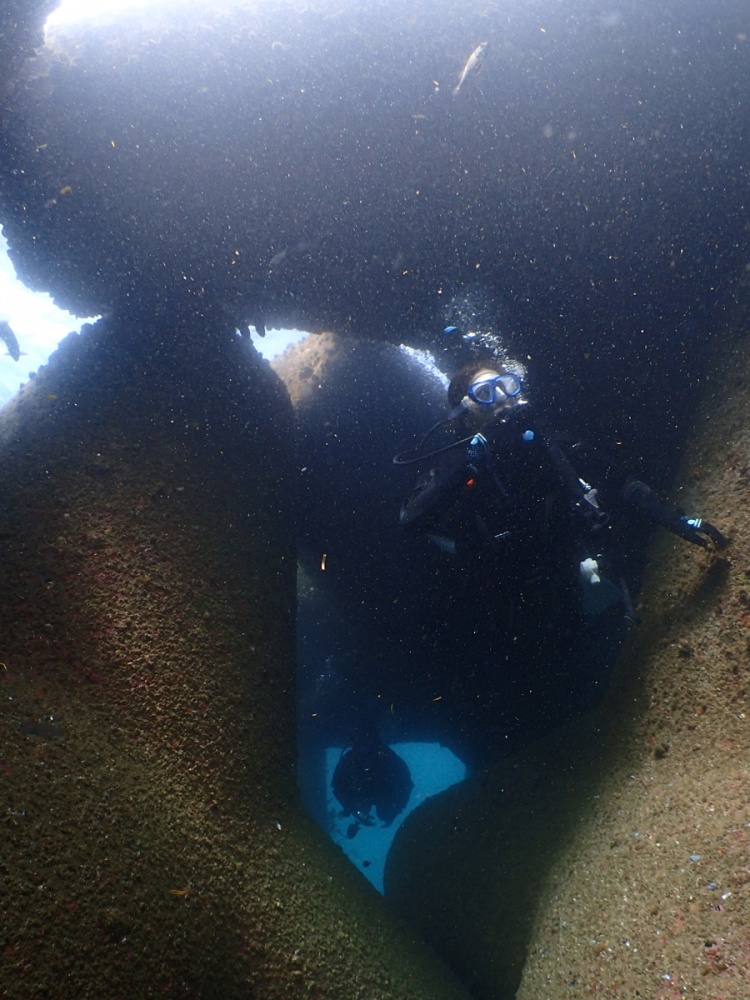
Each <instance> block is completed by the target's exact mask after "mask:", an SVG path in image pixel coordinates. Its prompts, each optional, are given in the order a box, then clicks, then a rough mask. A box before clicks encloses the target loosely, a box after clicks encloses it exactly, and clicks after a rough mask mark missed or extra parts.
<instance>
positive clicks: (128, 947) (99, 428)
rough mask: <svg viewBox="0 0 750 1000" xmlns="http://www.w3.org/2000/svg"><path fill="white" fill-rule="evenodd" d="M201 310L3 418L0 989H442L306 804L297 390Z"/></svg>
mask: <svg viewBox="0 0 750 1000" xmlns="http://www.w3.org/2000/svg"><path fill="white" fill-rule="evenodd" d="M202 311H203V313H204V316H203V318H202V319H199V318H196V314H199V313H200V312H201V308H198V307H196V305H195V303H191V305H190V308H189V310H188V311H187V312H181V311H180V309H179V308H178V307H177V306H176V305H175V304H174V303H173V304H172V306H171V307H170V308H168V309H166V310H165V313H164V314H161V315H160V314H159V313H158V310H157V311H156V312H155V313H152V314H151V315H150V316H149V315H148V313H147V311H146V310H145V309H144V310H143V312H142V313H141V314H139V315H138V317H136V316H134V315H131V316H130V317H129V318H128V319H127V320H124V319H123V318H122V317H120V318H118V319H117V320H109V321H101V322H100V323H99V324H97V326H96V327H94V328H88V329H86V330H85V331H84V333H83V334H82V335H80V336H71V337H70V338H68V339H67V340H66V341H65V342H64V343H63V345H62V346H61V347H60V349H59V350H58V351H57V352H56V354H55V355H53V357H52V359H51V361H50V363H49V365H48V366H47V367H46V368H45V369H43V371H42V372H41V373H40V374H39V375H38V376H37V377H36V378H35V379H34V380H33V381H32V382H31V383H30V384H29V386H28V387H27V388H25V389H24V390H23V391H22V392H21V394H20V395H19V396H18V397H17V398H16V399H15V400H14V401H13V402H12V403H11V404H9V405H8V406H7V407H6V408H5V409H4V410H3V412H2V415H1V416H0V496H2V511H1V513H0V546H1V551H2V576H1V577H0V635H1V636H2V640H1V642H0V661H1V663H0V697H1V698H2V706H3V708H2V718H1V719H0V788H1V789H2V800H3V850H2V861H1V862H0V866H1V871H0V875H1V879H2V885H3V892H2V935H3V936H2V956H1V958H0V996H3V997H7V998H9V1000H31V998H35V1000H38V998H42V997H49V998H52V997H54V998H56V1000H58V998H59V1000H63V998H83V997H87V998H92V1000H94V998H96V1000H99V998H101V997H103V996H122V997H135V996H139V997H157V996H158V997H172V998H186V997H199V996H200V997H217V998H218V997H222V998H229V997H256V998H263V1000H266V998H268V1000H271V998H276V997H278V998H282V997H283V998H292V997H300V998H302V997H305V998H310V997H337V998H347V997H351V998H354V997H371V996H378V997H392V998H400V997H403V998H404V1000H406V998H409V1000H411V998H413V997H417V996H419V997H424V998H425V1000H428V998H429V1000H433V998H435V997H445V998H449V997H450V998H458V997H460V996H462V995H463V994H462V992H461V991H460V990H459V989H458V987H456V986H453V985H452V984H451V981H450V979H449V978H447V977H446V976H445V974H444V973H443V972H442V971H441V967H440V966H439V965H438V964H436V962H435V959H434V957H431V956H430V955H429V953H427V952H426V951H425V950H423V949H422V948H421V947H420V946H415V945H414V944H413V942H412V935H411V934H410V933H409V932H405V931H404V928H402V927H397V926H394V924H393V923H392V921H391V919H390V918H389V917H388V916H387V915H386V913H385V911H384V909H383V908H382V906H381V901H380V899H379V897H377V896H376V895H375V894H374V893H373V892H372V891H369V887H368V888H365V886H364V883H363V882H362V881H361V880H360V879H359V877H358V876H357V875H356V874H355V873H353V872H352V871H351V870H350V869H349V868H348V866H347V865H346V864H345V862H344V861H343V859H342V858H341V857H340V856H338V855H337V854H336V852H335V851H334V849H333V848H332V846H331V845H330V844H329V843H328V842H326V841H325V840H324V839H323V837H322V835H321V834H320V833H319V831H317V829H316V828H314V827H313V825H312V824H311V823H310V822H309V821H308V820H307V819H306V818H305V817H304V816H303V814H302V812H301V807H300V806H299V804H298V796H297V793H296V789H295V786H294V777H293V763H292V762H293V751H294V729H293V727H294V711H293V705H294V701H293V691H292V686H293V670H294V659H293V649H294V603H295V565H296V563H295V558H294V546H293V534H292V533H291V532H290V531H289V524H290V519H291V509H290V507H291V499H290V498H291V491H290V488H289V485H290V479H289V475H290V468H291V462H292V456H293V429H292V414H291V407H290V404H289V400H288V396H287V395H286V393H285V391H284V390H283V387H282V386H281V385H280V383H279V382H278V380H277V379H276V378H275V376H274V375H273V374H272V372H271V371H270V369H269V368H268V366H267V365H266V364H265V363H264V362H261V361H260V360H259V359H258V358H257V356H256V355H255V354H254V352H253V351H252V349H251V348H249V347H248V345H247V344H246V342H243V341H240V340H239V339H238V338H235V337H233V336H232V332H231V328H226V326H222V324H221V322H220V320H217V318H216V316H215V315H214V314H213V313H211V312H210V311H209V310H207V309H206V308H205V306H203V307H202ZM166 315H169V319H166V318H165V317H166ZM178 344H179V345H180V346H179V348H178V346H177V345H178ZM165 359H168V361H167V360H165Z"/></svg>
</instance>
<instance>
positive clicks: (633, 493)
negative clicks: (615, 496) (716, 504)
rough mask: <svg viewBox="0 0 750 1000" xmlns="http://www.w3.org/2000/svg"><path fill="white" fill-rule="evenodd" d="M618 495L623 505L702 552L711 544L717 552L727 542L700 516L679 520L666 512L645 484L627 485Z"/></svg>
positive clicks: (676, 515) (673, 513) (679, 516)
mask: <svg viewBox="0 0 750 1000" xmlns="http://www.w3.org/2000/svg"><path fill="white" fill-rule="evenodd" d="M622 496H623V500H625V502H626V503H628V504H631V505H632V506H633V507H637V508H638V509H639V510H640V511H643V513H644V514H645V515H646V516H647V517H648V518H649V519H650V520H652V521H655V522H656V523H657V524H660V525H662V527H664V528H666V529H667V530H668V531H671V532H672V533H673V534H675V535H679V537H680V538H684V539H685V540H686V541H688V542H692V543H693V545H700V546H701V547H702V548H704V549H708V548H711V546H712V545H713V546H714V547H715V548H717V549H723V548H724V546H725V545H727V544H728V543H729V539H728V538H726V537H725V536H724V535H722V533H721V532H720V531H719V529H718V528H716V527H714V525H713V524H711V523H710V522H709V521H704V520H703V519H702V518H700V517H683V516H681V515H680V514H677V513H675V512H674V511H672V510H670V509H669V508H668V507H667V506H666V504H664V503H663V502H662V501H661V500H660V499H659V497H658V496H657V495H656V494H655V493H654V491H653V490H652V489H651V488H650V487H649V486H646V484H645V483H641V482H639V481H638V480H634V481H633V482H630V483H628V484H627V486H626V487H625V489H624V490H623V494H622Z"/></svg>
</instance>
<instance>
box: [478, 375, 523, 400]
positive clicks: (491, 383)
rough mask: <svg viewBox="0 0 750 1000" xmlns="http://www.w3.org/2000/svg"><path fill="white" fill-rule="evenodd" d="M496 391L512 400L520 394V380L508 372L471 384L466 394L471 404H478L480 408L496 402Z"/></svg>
mask: <svg viewBox="0 0 750 1000" xmlns="http://www.w3.org/2000/svg"><path fill="white" fill-rule="evenodd" d="M498 390H499V391H500V392H501V393H502V395H503V396H505V397H506V398H508V399H513V398H515V397H516V396H519V395H520V394H521V380H520V379H519V378H518V377H517V376H515V375H512V374H511V373H510V372H505V373H504V374H503V375H495V376H494V377H493V378H483V379H479V380H478V381H477V382H472V384H471V385H470V386H469V388H468V390H467V393H466V394H467V396H468V397H469V399H470V400H471V401H472V402H474V403H479V405H480V406H492V405H493V403H497V402H498V396H497V394H498Z"/></svg>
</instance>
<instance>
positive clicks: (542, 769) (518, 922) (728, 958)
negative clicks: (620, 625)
mask: <svg viewBox="0 0 750 1000" xmlns="http://www.w3.org/2000/svg"><path fill="white" fill-rule="evenodd" d="M748 302H750V297H749V296H748V292H747V289H744V288H743V287H738V288H737V289H736V290H735V295H734V297H733V300H732V304H731V305H730V306H727V308H725V309H724V310H722V312H721V313H720V314H719V315H720V316H721V317H722V318H723V319H724V323H725V324H728V325H731V326H732V327H733V330H731V331H729V332H725V337H726V349H725V353H724V355H723V358H722V361H721V364H719V365H717V366H716V367H715V369H714V371H713V372H712V374H711V376H710V377H709V378H708V379H707V380H706V382H705V390H704V395H703V399H702V401H701V404H700V406H697V408H696V415H695V416H696V420H695V436H694V438H693V440H692V442H691V444H690V447H689V452H688V454H687V455H686V458H685V461H684V466H683V470H682V476H681V483H682V485H681V487H680V488H679V490H678V491H677V494H676V500H677V502H679V503H680V504H681V505H682V506H683V507H684V508H685V509H687V510H689V511H695V512H700V513H701V514H704V515H705V516H706V517H708V518H709V519H710V520H712V521H714V522H715V523H716V524H718V525H720V526H721V527H722V529H724V530H725V531H727V532H728V533H729V534H731V536H732V541H731V545H730V546H729V548H728V549H726V550H725V551H724V552H718V553H716V552H706V551H701V550H699V549H697V548H695V547H693V546H689V545H686V544H684V543H683V542H681V541H679V540H675V539H674V538H672V537H671V536H665V535H662V536H661V537H660V538H659V539H658V541H657V543H656V546H655V550H654V553H653V556H652V559H651V564H650V573H649V579H648V582H647V585H646V587H645V590H644V593H643V595H642V598H641V601H640V613H641V616H642V622H641V624H640V625H639V626H638V628H637V629H635V630H634V632H633V634H632V636H631V640H630V642H629V643H628V646H627V648H626V650H625V653H624V655H623V658H622V661H621V663H620V665H619V668H618V674H617V678H616V681H615V683H614V685H613V688H612V690H611V692H610V694H609V697H608V699H607V700H606V702H605V704H604V705H603V707H602V708H601V710H599V711H598V712H596V713H595V714H594V715H592V716H591V717H589V718H587V719H585V720H583V721H581V722H579V723H578V724H577V725H575V726H573V727H570V728H569V729H567V730H565V731H563V732H562V733H560V734H558V735H557V736H556V737H554V738H551V739H550V740H549V741H547V742H546V743H544V744H541V745H539V746H537V747H536V748H534V749H533V750H532V751H531V752H527V753H524V754H521V755H519V756H517V757H515V758H512V759H510V760H508V761H506V762H504V763H503V764H502V765H499V766H498V767H496V768H495V769H494V770H493V771H491V772H490V773H488V774H486V775H484V776H483V777H482V779H481V780H478V781H476V782H475V783H473V785H470V786H468V787H465V788H463V789H456V790H454V791H452V792H449V793H447V794H446V795H445V796H443V798H442V801H437V802H435V803H434V804H433V805H432V807H430V806H427V807H426V808H425V810H424V815H422V816H421V817H420V816H419V815H418V814H415V815H414V816H413V817H412V818H411V819H410V821H409V822H408V823H407V824H406V826H405V827H404V828H403V831H402V834H401V840H400V842H399V840H398V839H397V843H396V845H395V846H394V851H393V852H392V856H391V857H392V861H391V864H390V867H389V869H388V871H387V873H386V889H387V892H389V893H391V894H392V898H393V899H394V900H395V901H396V902H397V903H398V904H399V905H400V907H401V908H402V910H403V911H404V912H405V913H407V914H408V915H409V916H410V918H411V919H412V920H414V922H415V923H417V924H418V925H419V926H420V927H421V928H422V929H423V931H424V933H425V934H426V936H427V937H428V939H429V940H431V941H432V943H433V944H434V945H435V946H436V947H437V949H438V950H439V951H440V953H441V954H442V955H443V956H444V957H446V958H448V959H449V960H450V962H451V964H452V965H453V966H454V967H455V968H459V969H462V970H465V973H466V976H467V978H468V979H469V980H470V981H471V982H472V983H473V985H474V988H475V990H476V992H477V995H478V996H480V997H484V998H492V1000H498V998H502V1000H509V998H511V997H514V996H515V997H517V1000H578V998H583V997H590V996H602V997H612V998H615V997H617V998H619V997H647V998H660V1000H662V998H663V1000H667V998H673V997H674V998H676V997H681V996H700V997H704V998H708V997H710V998H716V1000H718V998H719V997H721V998H730V997H731V998H737V1000H739V998H743V1000H744V998H746V997H747V996H748V995H750V934H749V933H748V927H750V773H749V771H748V761H749V760H750V704H748V699H749V698H750V689H749V687H748V677H749V676H750V631H748V630H749V629H750V586H749V585H748V581H749V580H750V518H749V517H748V504H747V499H748V488H749V487H750V430H749V428H750V343H748V341H747V335H746V333H745V332H744V331H745V330H746V328H747V315H748ZM717 332H719V331H718V330H717ZM426 830H429V831H430V835H431V838H432V841H431V846H430V847H429V848H426V846H425V837H424V833H425V831H426ZM436 871H439V872H441V878H440V879H439V880H436V879H435V872H436Z"/></svg>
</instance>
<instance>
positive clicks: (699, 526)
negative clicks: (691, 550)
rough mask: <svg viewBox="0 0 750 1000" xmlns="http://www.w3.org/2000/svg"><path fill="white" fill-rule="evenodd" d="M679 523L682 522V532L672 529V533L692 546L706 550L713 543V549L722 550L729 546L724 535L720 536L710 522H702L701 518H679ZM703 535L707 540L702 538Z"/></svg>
mask: <svg viewBox="0 0 750 1000" xmlns="http://www.w3.org/2000/svg"><path fill="white" fill-rule="evenodd" d="M680 521H681V522H682V530H681V531H675V529H674V528H672V531H675V534H677V535H680V537H681V538H686V539H687V540H688V541H689V542H693V544H694V545H702V546H703V548H704V549H708V548H710V547H711V544H712V543H713V545H714V547H715V548H717V549H723V548H724V546H726V545H728V544H729V539H728V538H727V537H726V535H722V533H721V532H720V531H719V529H718V528H717V527H715V526H714V525H713V524H711V522H710V521H704V520H703V518H701V517H681V518H680ZM704 535H707V536H708V538H704V537H703V536H704ZM709 539H710V541H709Z"/></svg>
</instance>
